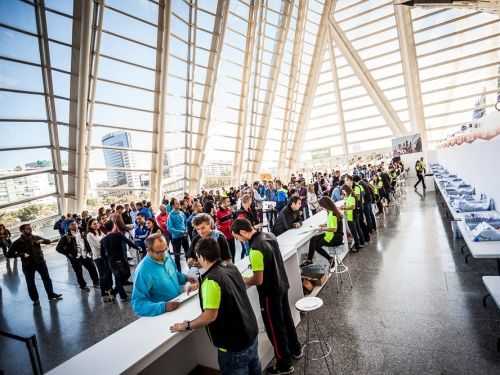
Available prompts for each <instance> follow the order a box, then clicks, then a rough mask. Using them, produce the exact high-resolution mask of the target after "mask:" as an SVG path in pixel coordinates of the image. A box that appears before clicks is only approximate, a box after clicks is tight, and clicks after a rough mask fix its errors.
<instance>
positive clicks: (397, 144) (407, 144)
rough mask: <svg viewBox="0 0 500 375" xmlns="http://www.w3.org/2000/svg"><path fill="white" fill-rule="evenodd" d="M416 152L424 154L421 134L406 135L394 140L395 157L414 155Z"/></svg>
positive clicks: (393, 150)
mask: <svg viewBox="0 0 500 375" xmlns="http://www.w3.org/2000/svg"><path fill="white" fill-rule="evenodd" d="M416 152H422V137H421V136H420V134H418V133H417V134H411V135H405V136H402V137H397V138H393V139H392V155H393V157H398V156H401V155H406V154H414V153H416Z"/></svg>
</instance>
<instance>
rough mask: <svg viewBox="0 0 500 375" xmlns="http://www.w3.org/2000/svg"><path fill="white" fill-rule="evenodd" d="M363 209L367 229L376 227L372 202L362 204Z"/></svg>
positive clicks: (370, 229)
mask: <svg viewBox="0 0 500 375" xmlns="http://www.w3.org/2000/svg"><path fill="white" fill-rule="evenodd" d="M363 211H364V214H365V219H366V224H367V226H368V231H369V232H371V231H372V230H375V229H377V222H376V220H375V215H374V214H373V209H372V204H371V203H365V204H364V205H363Z"/></svg>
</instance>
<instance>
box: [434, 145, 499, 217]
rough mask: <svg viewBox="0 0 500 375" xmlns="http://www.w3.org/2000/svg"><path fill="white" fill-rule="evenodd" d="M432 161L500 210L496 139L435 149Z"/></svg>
mask: <svg viewBox="0 0 500 375" xmlns="http://www.w3.org/2000/svg"><path fill="white" fill-rule="evenodd" d="M433 156H434V155H433ZM432 159H434V157H432ZM435 161H436V162H438V163H440V164H441V165H443V166H444V167H445V168H446V169H448V170H449V171H450V172H452V173H455V174H457V175H458V176H459V177H461V178H463V179H464V180H465V181H466V182H467V183H469V184H471V185H473V186H475V187H476V191H477V192H478V193H486V194H487V195H488V197H491V198H493V199H494V200H495V205H496V207H497V209H499V210H500V136H497V137H496V138H494V139H492V140H490V141H483V140H477V141H475V142H473V143H470V144H469V143H467V144H462V145H460V146H454V147H449V148H443V149H439V150H437V151H436V155H435Z"/></svg>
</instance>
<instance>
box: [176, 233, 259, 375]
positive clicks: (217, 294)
mask: <svg viewBox="0 0 500 375" xmlns="http://www.w3.org/2000/svg"><path fill="white" fill-rule="evenodd" d="M196 255H197V257H198V260H199V262H200V265H201V266H202V268H204V269H206V270H207V271H206V272H205V273H204V274H203V276H201V279H200V283H201V287H200V293H199V298H200V305H201V309H202V311H203V312H202V313H201V315H199V316H198V317H197V318H196V319H194V320H192V321H185V322H182V323H176V324H174V325H173V326H172V327H170V330H171V331H172V332H182V331H187V330H192V329H197V328H201V327H205V329H206V330H207V333H208V337H209V338H210V340H211V341H212V344H214V346H215V347H217V349H218V350H217V353H218V361H219V367H220V370H221V374H222V375H234V374H236V375H260V374H261V367H260V361H259V357H258V344H257V335H258V327H257V320H256V318H255V315H254V313H253V310H252V306H251V304H250V300H249V299H248V295H247V291H246V287H245V282H244V281H243V278H242V277H241V274H240V272H239V270H238V269H237V268H236V267H235V266H234V265H232V264H228V263H224V262H222V261H221V259H220V249H219V245H218V244H217V242H216V241H215V240H214V239H213V238H202V239H200V240H199V242H198V245H197V246H196Z"/></svg>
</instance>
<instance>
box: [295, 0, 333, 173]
mask: <svg viewBox="0 0 500 375" xmlns="http://www.w3.org/2000/svg"><path fill="white" fill-rule="evenodd" d="M333 7H334V1H332V0H326V1H325V5H324V6H323V12H322V14H321V20H320V23H319V28H318V33H317V35H316V42H315V44H314V52H313V57H312V59H311V68H310V70H309V74H308V77H307V84H306V91H305V93H304V102H303V103H302V108H301V110H300V115H299V123H298V125H297V130H296V132H295V137H294V139H293V146H292V154H291V155H290V159H289V160H288V171H289V172H288V173H291V172H293V171H294V170H295V169H296V168H297V164H298V161H299V158H300V151H301V150H302V147H303V145H304V133H305V130H306V126H307V124H308V122H309V118H310V117H311V109H312V104H313V101H314V94H315V92H316V87H317V86H318V80H319V75H320V72H321V65H322V62H323V58H324V56H325V50H326V49H325V43H326V36H327V34H328V17H329V16H330V14H331V13H332V10H333ZM286 177H288V176H285V178H286Z"/></svg>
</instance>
